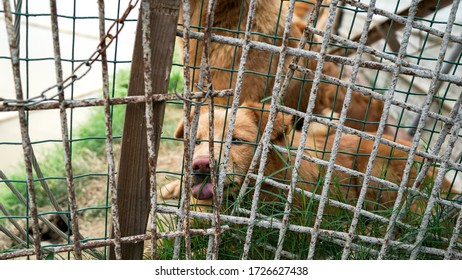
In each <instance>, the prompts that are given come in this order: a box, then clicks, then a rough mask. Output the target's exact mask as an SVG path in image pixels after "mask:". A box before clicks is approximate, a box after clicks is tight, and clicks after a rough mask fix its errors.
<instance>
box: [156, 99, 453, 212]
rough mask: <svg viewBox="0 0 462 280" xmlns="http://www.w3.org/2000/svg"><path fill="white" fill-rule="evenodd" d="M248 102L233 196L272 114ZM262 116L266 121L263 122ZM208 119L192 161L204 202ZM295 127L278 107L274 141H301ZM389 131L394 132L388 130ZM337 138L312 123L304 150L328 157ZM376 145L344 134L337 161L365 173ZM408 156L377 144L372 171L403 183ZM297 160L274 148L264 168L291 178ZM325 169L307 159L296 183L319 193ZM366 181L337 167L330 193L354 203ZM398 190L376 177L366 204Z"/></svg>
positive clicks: (241, 116)
mask: <svg viewBox="0 0 462 280" xmlns="http://www.w3.org/2000/svg"><path fill="white" fill-rule="evenodd" d="M243 106H246V107H250V108H239V109H238V111H237V118H236V124H235V128H234V132H233V143H232V146H231V151H230V156H229V164H228V170H227V173H228V175H227V177H226V181H225V185H226V186H225V187H226V192H227V193H228V195H229V196H235V195H236V194H237V193H238V192H239V188H240V186H241V185H242V183H243V180H244V177H245V174H247V172H248V171H249V167H250V163H251V161H252V158H253V155H254V149H255V144H254V143H256V142H258V141H259V138H260V137H261V135H262V133H263V130H264V128H265V126H266V123H267V120H268V116H269V113H268V112H261V104H255V103H245V104H243ZM253 108H255V109H253ZM228 115H229V114H228ZM260 120H261V125H260V126H259V122H260ZM208 121H209V116H208V111H206V110H203V111H202V112H201V115H200V118H199V126H198V132H197V145H196V148H195V153H194V159H193V166H192V169H193V172H194V173H195V175H193V187H192V196H193V198H194V199H195V200H200V201H199V203H201V204H203V203H206V204H208V205H210V204H211V198H212V184H211V183H210V178H209V176H207V174H209V173H210V165H209V144H208V140H209V136H208V135H209V123H208ZM214 121H215V122H214V125H215V131H214V137H215V139H218V140H220V139H223V138H224V137H225V135H224V133H225V132H226V131H227V130H228V129H227V123H228V120H227V115H226V110H225V109H221V108H217V109H216V110H215V117H214ZM316 125H318V126H319V125H320V124H316V123H312V124H311V125H310V127H313V128H314V130H315V131H321V129H318V128H316ZM223 128H225V129H223ZM291 128H292V118H291V117H290V116H288V115H284V114H282V113H279V114H278V116H277V118H276V120H275V123H274V129H273V132H272V134H271V142H272V144H274V145H278V146H282V147H297V146H298V143H299V141H300V135H301V133H300V132H299V131H296V130H295V131H294V130H291ZM292 133H293V134H292ZM182 136H183V125H182V124H180V125H179V126H178V128H177V131H176V137H178V138H181V137H182ZM385 137H386V138H389V137H387V136H385ZM390 140H392V139H390ZM333 141H334V136H333V135H328V136H326V135H325V134H324V135H320V134H313V133H311V129H310V133H308V140H307V143H306V146H305V147H306V152H305V154H306V155H309V156H310V157H313V158H319V159H324V160H328V159H329V156H330V151H331V148H332V146H333ZM398 142H399V143H401V144H403V145H407V146H410V143H409V142H408V141H398ZM220 145H221V143H216V144H215V146H216V147H215V152H216V154H215V158H216V159H217V160H218V159H219V156H220V150H221V149H220ZM324 147H325V148H324ZM372 147H373V141H370V140H365V139H362V140H361V139H360V138H359V137H358V136H355V135H347V134H343V135H342V138H341V141H340V147H339V153H338V155H337V158H336V161H335V163H336V164H338V165H341V166H343V167H347V168H350V169H353V170H356V171H359V172H362V173H364V172H365V170H366V167H367V163H368V160H369V157H370V154H371V151H372ZM407 156H408V154H407V152H405V151H402V150H400V149H397V148H391V147H389V146H387V145H384V144H381V145H380V146H379V149H378V155H377V158H376V159H375V162H374V167H373V170H372V176H374V177H377V178H380V179H385V180H387V181H390V182H394V183H396V184H399V182H400V180H401V178H402V177H403V171H404V167H405V164H406V160H407ZM293 161H294V157H293V156H291V157H289V156H288V155H287V154H282V155H281V153H277V152H275V151H274V150H270V152H269V154H268V160H267V165H266V168H265V176H270V175H271V177H272V178H273V179H274V180H276V181H283V180H290V178H291V169H292V168H290V166H291V165H292V164H293ZM415 161H416V163H418V162H421V161H422V158H420V157H416V158H415ZM417 165H418V164H415V165H414V167H413V168H412V170H411V174H410V180H409V183H408V187H410V186H412V184H413V182H414V180H415V178H416V174H417V171H418V166H417ZM326 170H327V168H326V167H322V166H321V165H317V164H315V163H312V162H310V161H307V160H303V161H302V164H301V167H300V169H299V178H298V181H299V183H298V184H297V187H299V188H301V189H303V190H307V191H310V192H314V193H318V194H319V193H320V192H321V189H322V187H321V186H322V178H323V177H324V173H325V171H326ZM432 172H433V173H432ZM435 172H436V170H430V171H429V172H428V177H429V178H431V177H433V176H436V175H435V174H436V173H435ZM432 175H433V176H432ZM320 182H321V184H320ZM362 182H363V179H362V177H355V176H351V175H348V174H346V173H343V172H339V171H334V173H333V176H332V181H331V187H330V194H329V197H330V198H331V199H335V200H340V201H347V202H348V203H350V204H352V205H355V201H356V199H357V198H358V196H359V193H360V190H361V186H362ZM424 185H425V186H424ZM428 186H431V183H428V180H427V181H426V183H423V184H422V186H420V188H421V189H423V188H427V187H428ZM449 187H450V185H449V184H448V183H447V182H444V184H443V186H442V189H441V196H442V197H446V195H447V194H448V191H449ZM263 189H265V190H266V191H265V193H274V194H277V193H280V192H278V191H277V190H275V189H273V188H272V187H270V186H269V185H263ZM160 194H161V196H163V198H165V199H168V198H173V197H178V196H179V195H180V184H179V182H173V183H170V184H169V185H167V186H166V187H164V188H163V189H161V191H160ZM396 194H397V193H396V191H394V190H391V189H390V188H389V187H387V186H386V185H383V184H380V183H377V182H370V183H369V188H368V191H367V193H366V202H365V205H364V209H367V210H380V209H388V208H391V207H392V206H393V204H394V201H395V199H396ZM262 199H263V200H268V199H270V200H272V199H274V197H272V196H271V195H265V196H263V197H262ZM302 201H303V199H302V197H301V195H300V196H298V197H296V202H295V204H298V205H299V206H301V202H302ZM418 201H419V200H415V202H414V204H413V206H412V208H411V209H412V210H413V212H418V213H421V211H422V210H423V209H425V204H426V203H425V199H421V200H420V202H418ZM422 203H423V204H422ZM417 205H419V209H417Z"/></svg>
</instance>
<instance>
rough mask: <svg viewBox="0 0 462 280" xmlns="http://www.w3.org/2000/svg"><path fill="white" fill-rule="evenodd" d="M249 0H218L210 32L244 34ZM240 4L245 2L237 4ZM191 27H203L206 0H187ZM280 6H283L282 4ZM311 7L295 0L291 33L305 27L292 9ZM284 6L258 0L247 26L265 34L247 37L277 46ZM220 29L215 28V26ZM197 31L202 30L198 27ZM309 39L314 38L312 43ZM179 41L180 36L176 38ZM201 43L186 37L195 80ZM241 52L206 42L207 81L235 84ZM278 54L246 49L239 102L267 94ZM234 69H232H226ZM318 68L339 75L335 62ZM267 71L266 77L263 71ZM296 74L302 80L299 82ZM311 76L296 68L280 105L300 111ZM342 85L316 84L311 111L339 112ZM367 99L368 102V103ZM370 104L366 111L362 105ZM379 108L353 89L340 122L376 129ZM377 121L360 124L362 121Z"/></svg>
mask: <svg viewBox="0 0 462 280" xmlns="http://www.w3.org/2000/svg"><path fill="white" fill-rule="evenodd" d="M249 2H250V0H218V2H217V4H216V8H215V14H214V28H215V29H214V33H215V34H219V35H222V36H229V37H239V38H243V33H242V32H243V31H244V30H245V27H246V19H247V14H248V10H249ZM242 3H244V4H243V5H242ZM190 4H191V10H190V11H191V13H190V15H191V26H192V29H193V30H195V28H194V27H197V26H204V25H205V22H206V14H207V7H208V0H204V1H203V3H202V0H191V2H190ZM281 7H282V8H281ZM310 9H311V6H309V7H308V6H307V4H305V3H299V4H297V6H296V14H295V15H294V20H293V24H292V27H291V29H290V38H301V36H302V33H303V28H304V25H305V24H304V22H303V21H302V20H301V19H300V18H299V17H298V16H297V14H306V12H307V11H309V10H310ZM241 12H242V15H241V17H242V21H241V22H240V23H239V15H240V14H241ZM286 13H287V5H282V6H281V1H280V0H260V1H258V2H257V7H256V13H255V20H254V25H253V29H252V31H253V32H255V33H258V34H265V35H266V36H264V35H257V34H254V35H252V38H251V39H252V40H254V41H260V42H265V43H268V44H272V45H280V44H281V40H280V39H278V40H275V39H273V38H272V36H274V35H277V36H278V37H282V35H283V30H284V24H285V20H286ZM182 14H183V12H182V11H180V19H179V22H180V23H182V22H183V19H182ZM218 28H219V29H218ZM223 29H226V30H240V33H239V35H236V33H235V32H231V31H225V30H223ZM200 31H203V29H201V30H200ZM316 41H317V40H316V38H314V41H313V42H316ZM180 43H181V40H180ZM297 46H298V41H296V40H290V41H289V47H292V48H296V47H297ZM308 47H309V49H310V50H313V51H319V44H310V46H308ZM202 51H203V42H202V41H198V40H194V39H192V40H191V44H190V58H191V64H192V66H194V67H193V68H195V69H192V70H191V77H192V79H193V82H194V83H197V82H198V81H199V72H200V71H199V69H198V68H199V66H200V60H201V57H202ZM241 55H242V49H241V48H239V47H234V46H231V45H226V44H218V43H214V42H212V43H211V49H210V66H211V79H212V86H213V88H214V89H215V90H221V89H228V88H234V87H235V83H236V78H237V71H236V70H237V68H238V65H239V60H240V58H241ZM278 59H279V56H278V55H277V54H274V55H273V54H270V53H268V52H264V51H261V50H256V49H251V50H250V51H249V54H248V57H247V63H246V73H245V75H244V81H243V86H242V92H241V98H240V102H241V104H242V103H243V102H260V101H261V100H262V99H264V98H265V97H266V96H268V95H271V93H272V92H271V91H272V88H273V85H274V82H275V81H274V75H275V74H276V68H277V65H278ZM291 61H292V58H291V57H287V58H286V60H285V67H284V69H285V70H284V71H287V68H288V66H289V64H290V63H291ZM299 65H302V66H305V65H308V66H307V67H308V68H309V69H311V70H315V69H316V65H317V62H316V61H315V60H310V61H306V60H305V59H301V60H300V63H299ZM231 71H233V72H231ZM323 73H324V74H326V75H329V76H332V77H339V69H338V67H337V65H336V64H334V63H331V62H326V63H325V64H324V67H323ZM268 75H269V76H270V77H269V78H268V77H267V76H268ZM300 79H302V80H303V79H305V80H306V81H305V82H302V81H301V80H300ZM311 79H313V77H310V76H308V75H307V77H303V74H302V73H300V72H298V71H297V73H296V74H295V77H294V78H293V79H292V81H291V82H290V86H289V88H288V90H287V93H286V95H285V98H284V100H283V103H284V105H286V106H288V107H291V108H294V109H298V110H300V111H302V112H304V111H305V110H306V108H307V105H308V100H309V95H310V91H311V81H310V80H311ZM345 92H346V91H345V88H342V87H339V88H337V86H335V85H332V84H328V83H324V82H321V83H320V85H319V89H318V96H317V99H316V105H315V108H314V113H315V114H325V112H326V110H328V111H334V112H337V113H339V112H340V111H341V109H342V105H343V101H344V98H345ZM231 100H232V98H230V99H228V98H227V97H222V98H216V99H215V102H216V103H218V104H228V105H229V104H231ZM369 103H370V104H369ZM368 107H370V109H369V110H367V108H368ZM382 110H383V102H382V101H379V100H375V99H372V100H371V98H369V97H366V96H363V95H362V94H359V93H357V92H353V95H352V101H351V105H350V108H349V110H348V112H347V117H348V118H349V120H347V122H346V123H345V124H346V125H347V126H349V127H353V128H356V129H361V130H367V131H374V130H376V129H377V124H376V123H378V121H379V120H380V116H381V114H382ZM364 121H367V122H376V123H372V124H366V125H364V124H363V122H364Z"/></svg>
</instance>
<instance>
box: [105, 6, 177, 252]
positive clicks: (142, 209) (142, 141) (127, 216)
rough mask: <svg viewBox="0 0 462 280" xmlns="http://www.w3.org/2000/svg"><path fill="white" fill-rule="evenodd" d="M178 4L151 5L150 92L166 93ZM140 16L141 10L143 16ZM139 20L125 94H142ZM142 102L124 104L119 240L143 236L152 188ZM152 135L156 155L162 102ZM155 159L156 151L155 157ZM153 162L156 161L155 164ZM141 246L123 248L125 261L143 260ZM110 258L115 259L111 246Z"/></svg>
mask: <svg viewBox="0 0 462 280" xmlns="http://www.w3.org/2000/svg"><path fill="white" fill-rule="evenodd" d="M179 4H180V0H151V5H150V7H151V21H150V22H151V38H152V42H151V49H152V59H151V67H152V83H153V84H152V92H153V94H161V93H166V92H167V90H168V82H169V73H170V70H171V67H172V57H173V51H174V45H175V36H176V26H177V22H178V13H179ZM141 12H143V11H141ZM143 76H144V67H143V49H142V24H141V15H140V17H139V18H138V26H137V30H136V38H135V47H134V51H133V60H132V67H131V74H130V84H129V87H128V95H129V96H135V95H144V79H143ZM144 106H145V105H144V103H139V104H128V105H127V109H126V115H125V123H124V131H123V136H122V150H121V157H120V164H119V173H118V182H117V191H118V200H117V201H118V206H119V217H120V229H121V235H122V237H124V236H132V235H137V234H143V233H145V232H146V226H147V221H148V216H149V208H150V196H149V191H150V186H149V171H148V162H147V158H148V152H147V140H146V125H145V119H144V117H145V107H144ZM153 106H154V108H153V111H154V114H155V115H154V124H153V125H154V135H155V138H156V139H157V141H156V142H155V149H156V151H158V149H159V142H160V135H161V133H162V122H163V119H164V110H165V102H156V103H154V105H153ZM156 154H157V152H156ZM156 160H157V159H156ZM143 249H144V244H143V243H136V244H122V258H123V259H142V257H143ZM109 258H110V259H115V253H114V247H111V249H110V252H109Z"/></svg>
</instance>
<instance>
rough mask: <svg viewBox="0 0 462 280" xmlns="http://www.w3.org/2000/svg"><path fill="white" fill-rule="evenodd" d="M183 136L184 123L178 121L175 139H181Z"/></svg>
mask: <svg viewBox="0 0 462 280" xmlns="http://www.w3.org/2000/svg"><path fill="white" fill-rule="evenodd" d="M183 135H184V121H183V120H180V122H179V123H178V125H177V127H176V130H175V138H183Z"/></svg>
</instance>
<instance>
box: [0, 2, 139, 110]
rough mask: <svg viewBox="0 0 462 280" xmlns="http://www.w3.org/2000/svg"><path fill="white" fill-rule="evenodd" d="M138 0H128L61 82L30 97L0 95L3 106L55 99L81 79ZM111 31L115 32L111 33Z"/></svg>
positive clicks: (105, 47) (110, 42) (122, 26)
mask: <svg viewBox="0 0 462 280" xmlns="http://www.w3.org/2000/svg"><path fill="white" fill-rule="evenodd" d="M139 1H140V0H130V2H129V3H128V6H127V8H126V9H125V11H124V13H123V14H122V16H121V17H119V18H118V19H116V20H114V22H113V23H112V25H111V26H110V27H109V29H108V30H107V32H106V35H105V36H104V37H102V38H101V40H100V42H99V43H98V45H97V47H96V50H95V51H94V52H93V53H92V54H91V55H90V57H89V58H88V59H86V60H85V61H83V62H82V63H80V64H79V65H78V66H77V67H76V68H75V69H74V70H73V71H72V74H71V75H69V76H68V77H67V78H65V79H63V81H62V82H61V83H57V84H54V85H52V86H50V87H48V88H46V89H45V90H43V91H42V92H41V93H40V94H39V95H37V96H34V97H30V98H28V99H25V100H17V99H8V98H1V97H0V102H3V105H4V106H23V107H28V106H33V105H36V104H38V103H42V102H45V101H56V100H57V99H56V98H57V97H58V96H59V95H60V93H61V92H62V91H63V90H64V89H66V88H68V87H69V86H71V85H72V84H74V83H75V82H76V81H78V80H80V79H82V78H83V77H85V76H86V75H87V74H88V73H89V72H90V70H91V69H92V65H93V63H95V61H97V60H98V58H99V57H100V56H101V54H102V53H104V52H105V51H106V50H107V48H108V47H109V46H110V45H111V44H112V42H113V41H114V40H115V39H116V38H117V37H118V36H119V34H120V32H121V31H122V29H123V28H124V26H125V21H126V19H127V17H128V16H129V15H130V12H131V11H132V10H133V9H134V8H135V7H136V6H137V5H138V2H139ZM113 29H115V30H113ZM113 31H115V32H114V33H111V32H113ZM55 88H56V89H57V92H56V93H54V94H52V95H50V96H47V93H48V92H50V91H52V90H53V89H55Z"/></svg>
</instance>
